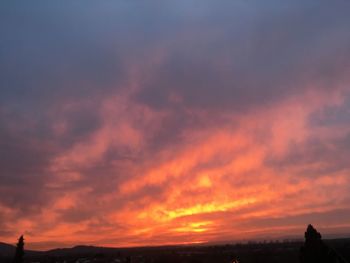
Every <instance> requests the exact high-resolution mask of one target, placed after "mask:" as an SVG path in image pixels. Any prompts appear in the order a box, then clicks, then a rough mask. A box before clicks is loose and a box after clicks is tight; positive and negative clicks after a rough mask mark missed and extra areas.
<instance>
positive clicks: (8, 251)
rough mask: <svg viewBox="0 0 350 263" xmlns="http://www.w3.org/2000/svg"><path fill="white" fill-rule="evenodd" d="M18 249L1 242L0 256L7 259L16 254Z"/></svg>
mask: <svg viewBox="0 0 350 263" xmlns="http://www.w3.org/2000/svg"><path fill="white" fill-rule="evenodd" d="M15 250H16V247H15V246H12V245H9V244H6V243H2V242H0V256H3V257H7V256H10V255H13V254H14V253H15Z"/></svg>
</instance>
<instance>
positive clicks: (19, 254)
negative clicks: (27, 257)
mask: <svg viewBox="0 0 350 263" xmlns="http://www.w3.org/2000/svg"><path fill="white" fill-rule="evenodd" d="M23 256H24V238H23V235H22V236H20V238H19V239H18V243H17V246H16V253H15V257H14V259H13V263H22V262H23Z"/></svg>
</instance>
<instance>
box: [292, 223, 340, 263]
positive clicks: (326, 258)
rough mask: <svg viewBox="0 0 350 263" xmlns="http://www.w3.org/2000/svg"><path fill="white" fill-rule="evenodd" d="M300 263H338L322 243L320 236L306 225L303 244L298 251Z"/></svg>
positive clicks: (335, 256) (331, 252) (333, 254)
mask: <svg viewBox="0 0 350 263" xmlns="http://www.w3.org/2000/svg"><path fill="white" fill-rule="evenodd" d="M299 259H300V262H301V263H323V262H324V263H332V262H338V261H337V255H336V254H335V253H334V251H333V250H331V249H330V248H329V247H328V246H327V245H326V244H325V243H324V242H323V241H322V236H321V234H320V233H319V232H317V230H316V229H315V228H314V227H313V226H312V225H308V227H307V229H306V232H305V243H304V246H302V247H301V249H300V255H299Z"/></svg>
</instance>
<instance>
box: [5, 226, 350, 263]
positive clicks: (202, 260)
mask: <svg viewBox="0 0 350 263" xmlns="http://www.w3.org/2000/svg"><path fill="white" fill-rule="evenodd" d="M307 233H309V236H310V235H312V234H313V233H318V232H315V231H314V232H313V231H312V229H311V230H310V229H308V231H307V232H306V233H305V235H307ZM308 239H309V237H308V238H306V240H308ZM311 239H312V240H311V242H312V244H311V248H310V244H306V243H307V242H308V241H306V242H304V241H302V240H283V241H280V240H275V241H263V242H247V243H236V244H229V243H227V244H221V245H201V246H199V245H197V246H192V245H187V246H161V247H135V248H107V247H95V246H75V247H73V248H63V249H53V250H48V251H31V250H27V251H25V257H24V258H22V259H19V260H17V261H16V259H15V260H14V259H13V256H14V255H15V254H16V247H15V246H12V245H9V244H5V243H0V260H1V261H0V262H2V263H34V262H35V263H90V262H95V263H215V262H217V263H267V262H268V263H278V262H285V263H289V262H290V263H297V262H301V263H313V262H318V263H320V262H328V263H333V262H334V263H346V262H349V261H350V238H341V239H326V240H322V241H321V240H320V239H317V238H316V239H313V237H311ZM315 242H316V243H315ZM317 242H322V243H321V244H322V247H320V246H319V244H317ZM309 243H310V240H309ZM308 246H309V247H308ZM305 250H308V251H307V252H305Z"/></svg>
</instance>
